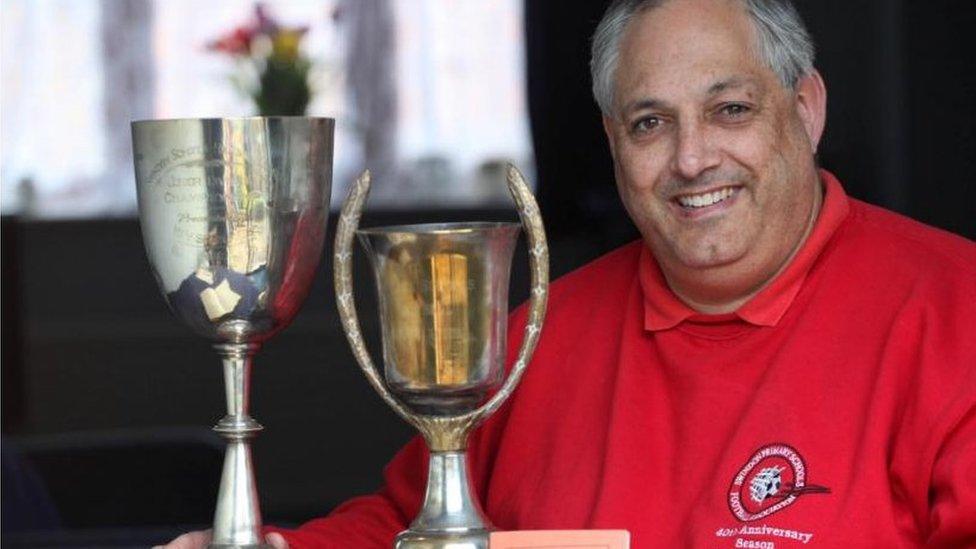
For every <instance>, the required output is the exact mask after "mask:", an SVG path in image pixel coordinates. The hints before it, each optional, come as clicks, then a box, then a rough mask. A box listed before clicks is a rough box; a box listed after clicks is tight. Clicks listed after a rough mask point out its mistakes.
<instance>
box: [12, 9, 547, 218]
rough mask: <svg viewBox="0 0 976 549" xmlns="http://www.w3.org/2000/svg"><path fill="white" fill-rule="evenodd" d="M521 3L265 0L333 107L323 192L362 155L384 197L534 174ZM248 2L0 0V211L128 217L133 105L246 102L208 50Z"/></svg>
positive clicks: (246, 109) (478, 192)
mask: <svg viewBox="0 0 976 549" xmlns="http://www.w3.org/2000/svg"><path fill="white" fill-rule="evenodd" d="M521 1H522V0H493V1H491V2H484V1H481V0H462V1H457V0H267V1H265V2H264V4H265V5H266V7H267V9H268V11H269V12H270V13H272V14H273V15H274V16H275V17H277V18H278V19H279V20H280V21H281V22H282V23H283V24H285V25H288V26H298V25H308V26H309V28H310V30H309V32H308V34H307V35H306V37H305V40H304V46H305V51H306V53H308V55H309V56H310V57H311V59H312V61H313V63H314V67H315V68H314V70H313V74H312V87H313V91H314V94H315V95H314V99H313V101H312V103H311V104H310V106H309V114H311V115H317V116H331V117H334V118H336V120H337V135H336V151H335V170H334V174H335V182H334V190H333V204H338V203H339V202H341V200H342V198H343V197H344V196H345V189H346V188H347V186H348V183H349V182H350V181H351V180H352V179H353V178H354V177H355V176H356V175H357V174H358V173H359V171H361V170H362V169H363V168H364V167H369V168H371V169H372V170H373V171H374V173H375V174H376V176H377V177H376V181H377V183H376V187H375V189H376V190H375V192H374V197H373V199H371V205H374V206H378V207H410V206H427V207H436V206H438V205H469V206H473V205H478V204H483V203H484V202H485V201H489V202H490V201H492V200H494V199H498V198H499V197H500V198H501V199H502V200H504V195H503V193H504V190H503V188H502V186H501V185H500V184H498V185H496V183H497V182H495V181H492V182H491V183H490V184H486V183H485V179H486V177H487V178H488V179H489V180H491V178H492V177H495V178H496V179H497V176H498V175H499V173H500V172H499V171H498V169H497V167H498V165H499V163H500V162H502V161H506V160H513V161H515V162H516V163H518V164H519V165H520V166H521V167H522V168H523V169H525V170H526V171H527V172H528V173H530V174H531V171H532V170H531V168H532V155H531V148H530V140H529V132H528V122H527V114H526V113H527V109H526V106H525V105H526V102H525V90H524V81H525V79H524V60H523V57H524V53H523V52H524V50H523V40H522V13H521ZM252 8H253V4H250V3H245V2H240V1H239V0H211V1H208V2H199V1H197V0H3V5H2V10H0V16H2V18H0V23H2V29H0V31H2V32H0V35H2V72H0V74H2V91H0V99H2V105H0V128H2V131H0V138H2V143H0V179H2V183H0V208H2V210H3V212H4V213H11V212H15V211H21V210H28V213H30V214H32V215H37V216H40V217H88V216H98V215H132V214H133V213H134V211H135V192H134V182H133V175H132V168H131V151H130V144H129V139H130V138H129V121H130V120H131V119H139V118H177V117H200V116H242V115H249V114H253V112H254V111H253V106H252V105H251V103H250V101H249V100H248V99H247V98H246V97H243V96H241V95H240V94H239V93H238V92H237V91H236V90H235V89H234V87H233V86H232V84H231V82H230V78H229V76H230V74H231V73H232V72H233V71H234V69H235V65H234V63H233V62H232V61H231V60H230V59H228V58H226V57H225V56H222V55H220V54H216V53H213V52H208V51H206V49H205V45H206V44H207V43H208V42H209V41H211V40H213V39H214V38H216V37H218V36H220V35H223V34H225V33H227V32H229V31H231V30H232V29H234V28H235V27H237V26H239V25H241V24H243V23H245V22H247V20H248V18H249V17H250V16H251V14H252ZM486 185H487V186H486ZM499 190H501V192H500V193H498V192H495V191H499Z"/></svg>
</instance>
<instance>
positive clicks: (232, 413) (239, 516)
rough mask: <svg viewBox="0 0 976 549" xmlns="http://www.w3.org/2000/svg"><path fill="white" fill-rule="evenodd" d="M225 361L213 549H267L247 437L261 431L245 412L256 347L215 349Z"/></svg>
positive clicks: (243, 345)
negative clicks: (221, 465)
mask: <svg viewBox="0 0 976 549" xmlns="http://www.w3.org/2000/svg"><path fill="white" fill-rule="evenodd" d="M214 348H215V349H216V350H217V352H218V353H219V354H220V357H221V359H222V360H223V363H224V389H225V391H226V394H227V415H226V416H224V417H223V418H222V419H221V420H220V421H219V422H217V425H216V426H214V431H216V432H217V434H219V435H220V436H221V437H223V438H224V440H226V441H227V450H226V451H225V453H224V469H223V473H222V474H221V477H220V491H219V492H218V493H217V509H216V511H215V512H214V525H213V541H212V542H211V543H210V545H209V547H210V548H211V549H225V548H231V547H233V548H247V549H252V548H253V549H265V548H267V549H270V547H271V546H270V545H267V544H264V543H263V542H262V536H261V508H260V505H259V502H258V491H257V484H256V483H255V481H254V466H253V463H252V461H251V442H250V440H251V438H253V437H254V436H255V435H256V434H257V433H258V432H259V431H260V430H261V429H262V428H263V427H261V424H259V423H258V422H257V421H254V419H252V418H251V416H250V415H249V414H248V408H249V405H250V389H251V381H250V380H251V360H252V358H253V356H254V353H256V352H257V350H258V348H259V346H258V345H257V344H254V343H227V344H218V345H214Z"/></svg>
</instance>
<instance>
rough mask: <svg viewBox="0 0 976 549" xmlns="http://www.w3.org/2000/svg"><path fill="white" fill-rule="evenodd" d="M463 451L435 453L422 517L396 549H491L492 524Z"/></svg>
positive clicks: (431, 455) (430, 464) (421, 513)
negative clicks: (475, 489)
mask: <svg viewBox="0 0 976 549" xmlns="http://www.w3.org/2000/svg"><path fill="white" fill-rule="evenodd" d="M466 457H467V456H466V454H465V453H464V451H463V450H461V451H452V452H431V454H430V462H429V467H428V473H427V492H426V494H425V496H424V503H423V506H422V508H421V510H420V514H419V515H417V518H416V519H414V521H413V523H412V524H411V525H410V529H409V530H406V531H404V532H402V533H400V535H398V536H397V538H396V543H395V547H396V549H436V548H440V547H463V548H464V549H487V548H488V534H489V532H490V530H491V522H489V520H488V517H487V516H485V512H484V511H483V510H482V509H481V504H479V503H478V499H477V498H476V497H475V496H474V489H473V488H472V485H471V476H470V474H469V473H468V463H467V459H466Z"/></svg>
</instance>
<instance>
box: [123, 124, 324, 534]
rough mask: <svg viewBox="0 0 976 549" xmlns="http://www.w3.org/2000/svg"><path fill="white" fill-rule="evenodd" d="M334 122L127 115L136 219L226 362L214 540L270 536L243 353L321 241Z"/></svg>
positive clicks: (173, 300)
mask: <svg viewBox="0 0 976 549" xmlns="http://www.w3.org/2000/svg"><path fill="white" fill-rule="evenodd" d="M332 138H333V121H332V120H331V119H327V118H302V117H283V118H240V119H184V120H147V121H140V122H133V124H132V141H133V151H134V158H135V171H136V183H137V187H138V196H139V218H140V221H141V223H142V235H143V240H144V242H145V245H146V251H147V254H148V256H149V263H150V265H151V267H152V271H153V274H154V275H155V276H156V280H157V282H158V283H159V285H160V288H161V289H162V291H163V295H164V297H165V299H166V302H167V304H168V305H169V306H170V308H171V309H172V310H173V312H174V313H175V314H176V316H177V317H179V318H180V319H181V320H182V321H183V322H184V323H186V324H187V325H188V326H190V327H191V328H192V329H193V330H194V331H195V332H196V333H197V334H199V335H201V336H204V337H206V338H208V339H210V340H211V341H213V344H214V349H216V351H217V353H218V354H219V355H220V357H221V359H222V361H223V365H224V381H225V384H226V399H227V415H226V416H225V417H224V418H223V419H221V420H220V421H219V422H218V423H217V425H216V426H215V427H214V430H215V431H216V432H217V433H219V434H220V435H221V436H222V437H224V438H225V439H226V440H227V451H226V455H225V458H224V469H223V474H222V477H221V481H220V492H219V494H218V496H217V509H216V512H215V515H214V526H213V542H212V543H211V545H210V547H220V548H224V547H248V548H254V547H270V546H267V545H265V544H264V543H263V542H262V539H263V538H262V536H261V512H260V509H259V506H258V497H257V488H256V485H255V481H254V471H253V468H252V465H251V450H250V439H251V438H252V437H254V436H255V435H256V434H257V432H258V431H260V430H261V425H260V424H258V423H257V422H256V421H254V419H252V418H251V416H250V415H249V411H248V408H249V388H250V387H249V380H250V370H251V360H252V357H253V355H254V354H255V353H256V352H257V351H258V349H259V348H260V346H261V344H262V343H263V342H264V341H265V340H267V339H268V338H270V337H271V336H272V335H274V334H275V333H276V332H278V331H279V330H281V329H282V328H284V327H285V326H287V325H288V323H290V322H291V320H292V318H293V317H294V315H295V313H296V312H297V311H298V308H299V306H300V305H301V303H302V301H304V299H305V296H306V295H307V294H308V290H309V287H310V285H311V281H312V278H313V276H314V275H315V270H316V268H317V266H318V262H319V258H320V256H321V252H322V242H323V239H324V238H325V228H326V220H327V218H328V214H329V192H330V189H331V183H332V145H333V141H332Z"/></svg>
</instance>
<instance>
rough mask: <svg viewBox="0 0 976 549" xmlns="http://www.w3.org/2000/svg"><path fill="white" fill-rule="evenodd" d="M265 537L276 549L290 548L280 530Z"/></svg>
mask: <svg viewBox="0 0 976 549" xmlns="http://www.w3.org/2000/svg"><path fill="white" fill-rule="evenodd" d="M265 539H266V540H268V543H270V544H271V546H272V547H274V548H275V549H288V542H287V541H285V537H284V536H282V535H281V534H279V533H278V532H271V533H270V534H268V535H267V536H265Z"/></svg>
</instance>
